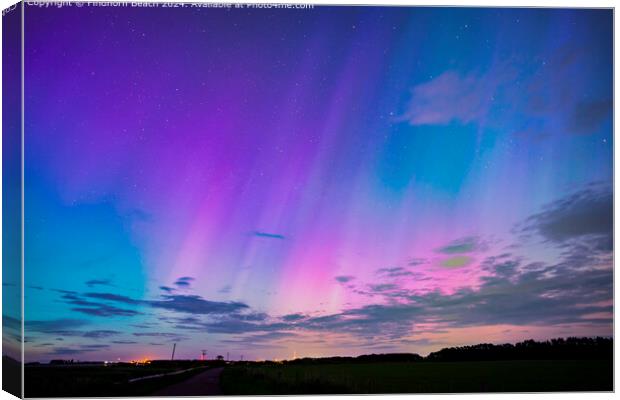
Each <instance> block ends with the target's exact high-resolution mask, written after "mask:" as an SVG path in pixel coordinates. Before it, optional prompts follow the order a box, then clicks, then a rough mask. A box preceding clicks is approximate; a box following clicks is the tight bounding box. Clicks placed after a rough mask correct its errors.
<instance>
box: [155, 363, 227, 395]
mask: <svg viewBox="0 0 620 400" xmlns="http://www.w3.org/2000/svg"><path fill="white" fill-rule="evenodd" d="M223 369H224V368H213V369H208V370H206V371H205V372H201V373H199V374H198V375H194V376H192V377H191V378H189V379H188V380H186V381H183V382H179V383H175V384H174V385H171V386H168V387H165V388H163V389H160V390H158V391H157V392H155V393H153V396H221V395H222V394H223V393H222V391H221V389H220V374H221V373H222V370H223Z"/></svg>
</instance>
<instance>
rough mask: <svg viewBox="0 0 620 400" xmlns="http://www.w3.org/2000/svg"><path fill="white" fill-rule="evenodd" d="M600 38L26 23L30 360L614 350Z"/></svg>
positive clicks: (263, 22) (412, 12) (95, 12)
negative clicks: (482, 346)
mask: <svg viewBox="0 0 620 400" xmlns="http://www.w3.org/2000/svg"><path fill="white" fill-rule="evenodd" d="M612 31H613V27H612V11H611V10H603V9H599V10H587V9H581V10H570V9H566V10H559V9H524V8H523V9H509V8H503V9H485V8H471V9H465V8H403V7H319V6H316V7H314V8H312V9H299V10H298V9H249V8H243V9H234V8H233V9H210V8H191V7H189V8H163V7H152V8H137V7H93V6H83V7H62V8H46V7H37V6H27V7H26V11H25V82H26V84H25V100H24V101H25V128H24V130H25V138H24V139H25V153H24V155H25V171H24V172H25V218H26V220H25V329H26V333H25V336H26V340H27V343H26V360H27V361H28V360H49V359H54V358H74V359H82V360H104V359H106V360H107V359H117V358H121V359H123V360H128V359H132V358H142V357H152V358H167V357H168V356H169V353H170V350H171V348H172V343H173V342H176V343H178V344H177V355H178V357H179V358H198V357H199V355H200V350H201V349H207V350H208V356H209V357H214V356H215V355H217V354H222V353H225V352H229V353H230V357H231V358H235V359H236V358H238V357H239V356H240V355H244V357H245V358H246V359H264V358H290V357H292V356H293V355H294V354H296V355H298V356H323V355H355V354H362V353H372V352H374V353H379V352H417V353H420V354H426V353H428V352H429V351H432V350H436V349H439V348H441V347H445V346H449V345H462V344H472V343H478V342H480V341H481V340H484V341H487V342H496V343H503V342H510V341H518V340H523V339H529V338H534V339H546V338H550V337H559V336H562V337H566V336H595V335H601V336H611V335H612V332H613V326H612V317H613V287H612V286H613V279H612V273H613V263H612V255H613V241H612V237H613V230H612V226H613V220H612V204H613V202H612V197H613V193H612V175H613V169H612V162H613V158H612V144H613V143H612V142H613V136H612V111H613V104H612V102H613V93H612V78H613V70H612ZM4 290H10V288H7V287H5V288H4Z"/></svg>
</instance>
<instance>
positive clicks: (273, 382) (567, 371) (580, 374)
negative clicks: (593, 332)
mask: <svg viewBox="0 0 620 400" xmlns="http://www.w3.org/2000/svg"><path fill="white" fill-rule="evenodd" d="M221 386H222V389H223V391H224V393H226V394H229V395H249V394H320V393H323V394H326V393H361V394H363V393H454V392H457V393H465V392H546V391H611V390H613V365H612V361H611V360H581V361H574V360H553V361H551V360H522V361H521V360H512V361H461V362H411V363H372V364H350V363H349V364H323V365H247V366H229V367H227V368H226V369H225V370H224V372H223V373H222V377H221Z"/></svg>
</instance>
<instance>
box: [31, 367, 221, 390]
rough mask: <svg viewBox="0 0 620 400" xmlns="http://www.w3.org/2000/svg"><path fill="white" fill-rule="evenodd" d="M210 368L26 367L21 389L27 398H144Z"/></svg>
mask: <svg viewBox="0 0 620 400" xmlns="http://www.w3.org/2000/svg"><path fill="white" fill-rule="evenodd" d="M209 367H210V366H208V365H205V364H204V363H188V364H173V365H113V364H112V365H108V366H103V365H95V366H88V365H59V366H49V365H41V366H26V368H25V380H24V384H25V385H24V386H25V392H26V393H25V394H26V397H92V396H98V397H101V396H106V397H107V396H147V395H149V394H151V393H153V392H154V391H156V390H158V389H161V388H163V387H166V386H169V385H171V384H174V383H177V382H180V381H183V380H185V379H188V378H189V377H191V376H193V375H194V374H197V373H200V372H202V371H204V370H205V369H207V368H209ZM190 368H197V369H194V370H192V371H188V372H184V373H181V374H178V375H172V376H165V377H160V378H153V379H146V380H142V381H138V382H131V383H130V382H128V381H129V380H130V379H133V378H138V377H142V376H150V375H156V374H162V373H170V372H174V371H181V370H185V369H190Z"/></svg>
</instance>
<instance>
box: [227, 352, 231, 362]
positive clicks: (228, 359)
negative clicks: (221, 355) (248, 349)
mask: <svg viewBox="0 0 620 400" xmlns="http://www.w3.org/2000/svg"><path fill="white" fill-rule="evenodd" d="M226 361H230V356H229V354H228V352H226Z"/></svg>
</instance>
